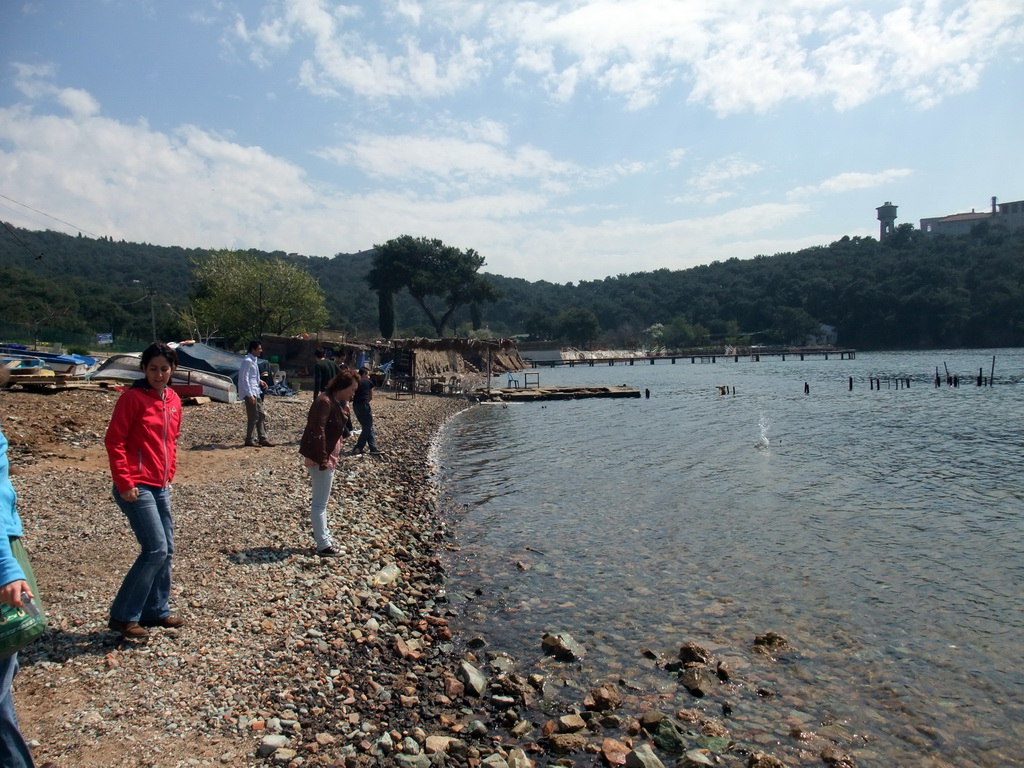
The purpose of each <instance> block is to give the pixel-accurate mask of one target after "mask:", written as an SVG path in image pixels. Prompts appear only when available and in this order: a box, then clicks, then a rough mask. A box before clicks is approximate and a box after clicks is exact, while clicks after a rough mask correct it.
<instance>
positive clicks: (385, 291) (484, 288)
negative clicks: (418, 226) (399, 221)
mask: <svg viewBox="0 0 1024 768" xmlns="http://www.w3.org/2000/svg"><path fill="white" fill-rule="evenodd" d="M374 248H375V249H376V252H375V253H374V256H373V267H372V268H371V269H370V271H369V273H367V275H366V282H367V283H368V284H369V286H370V288H371V289H372V290H374V291H377V295H378V296H379V297H381V304H380V306H381V308H382V309H383V308H384V307H385V304H384V300H383V297H384V296H385V295H391V296H393V295H394V294H396V293H398V292H399V291H401V290H402V289H406V290H408V291H409V295H410V296H412V297H413V299H414V300H415V301H416V303H417V304H418V305H419V306H420V308H421V309H422V310H423V312H424V313H425V314H426V316H427V318H429V320H430V324H431V325H432V326H434V330H435V331H437V335H438V336H439V337H440V336H443V335H444V329H445V328H446V327H447V326H448V325H449V324H450V322H451V319H452V315H453V314H455V311H456V310H458V309H459V308H461V307H464V306H466V305H473V304H477V305H479V304H482V303H484V302H492V301H497V299H498V298H500V296H501V294H500V292H499V291H498V289H497V288H496V287H495V286H494V284H493V283H491V281H490V280H488V279H487V278H485V277H484V276H483V275H480V274H478V272H479V271H480V268H481V267H482V266H483V265H484V257H483V256H481V255H480V254H478V253H477V252H476V251H474V250H473V249H472V248H470V249H469V250H467V251H462V250H460V249H458V248H455V247H453V246H450V245H445V244H444V243H443V242H441V241H440V240H437V239H428V238H425V237H417V238H414V237H412V236H410V235H402V236H401V237H397V238H395V239H393V240H388V241H387V242H386V243H384V244H383V245H375V246H374ZM389 324H390V325H391V326H392V327H393V325H394V319H393V318H391V320H390V322H388V319H387V318H385V317H383V315H382V316H381V323H380V325H381V332H382V333H383V331H384V329H385V327H386V326H388V325H389Z"/></svg>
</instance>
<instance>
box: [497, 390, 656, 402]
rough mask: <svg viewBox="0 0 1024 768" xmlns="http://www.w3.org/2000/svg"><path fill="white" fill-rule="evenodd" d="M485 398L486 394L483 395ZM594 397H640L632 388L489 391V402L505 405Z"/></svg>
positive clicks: (638, 391) (638, 392) (637, 391)
mask: <svg viewBox="0 0 1024 768" xmlns="http://www.w3.org/2000/svg"><path fill="white" fill-rule="evenodd" d="M483 396H484V397H486V394H484V395H483ZM595 397H604V398H607V397H612V398H623V397H640V390H639V389H633V388H632V387H529V388H526V387H503V388H502V389H493V388H492V389H491V391H490V400H491V401H500V402H505V403H534V402H539V401H541V400H584V399H587V398H595Z"/></svg>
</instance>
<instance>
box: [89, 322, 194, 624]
mask: <svg viewBox="0 0 1024 768" xmlns="http://www.w3.org/2000/svg"><path fill="white" fill-rule="evenodd" d="M141 367H142V371H143V373H145V378H143V379H139V380H137V381H136V382H135V383H134V384H133V385H132V386H131V388H130V389H128V390H126V391H125V392H124V394H122V395H121V397H120V398H118V401H117V403H116V404H115V405H114V414H113V416H111V418H110V425H109V426H108V427H107V435H106V439H105V440H104V442H105V444H106V446H107V456H108V458H109V459H110V473H111V475H112V476H113V478H114V501H115V502H116V503H117V506H119V507H120V508H121V511H122V512H124V514H125V516H126V517H127V518H128V523H129V524H130V525H131V527H132V531H134V532H135V538H136V539H138V541H139V546H140V547H141V549H142V551H141V552H140V553H139V556H138V558H137V559H136V560H135V563H134V564H133V565H132V567H131V569H130V570H129V571H128V573H127V575H126V576H125V577H124V582H123V583H122V584H121V589H120V590H118V592H117V597H115V598H114V604H113V605H112V606H111V608H110V623H109V624H108V626H109V627H110V628H111V629H112V630H114V631H115V632H120V633H121V634H122V635H123V636H124V637H126V638H129V639H133V640H137V639H141V638H145V637H147V636H148V635H149V632H147V631H146V627H180V626H181V625H182V624H184V623H185V621H184V619H182V618H181V617H179V616H173V615H171V611H170V608H169V607H168V601H169V599H170V595H171V559H172V557H173V555H174V519H173V518H172V517H171V480H173V479H174V469H175V464H176V452H177V442H178V432H179V430H180V428H181V399H180V398H179V397H178V395H177V393H176V392H175V391H174V390H172V389H171V388H170V387H168V386H167V385H168V384H169V383H170V381H171V374H173V373H174V369H175V368H177V367H178V355H177V353H176V352H175V351H174V350H173V349H171V348H170V347H169V346H167V345H166V344H160V343H158V342H154V343H153V344H150V345H149V347H147V348H146V350H145V351H144V352H143V353H142V365H141Z"/></svg>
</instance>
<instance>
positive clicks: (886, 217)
mask: <svg viewBox="0 0 1024 768" xmlns="http://www.w3.org/2000/svg"><path fill="white" fill-rule="evenodd" d="M897 207H898V206H895V205H893V204H892V203H890V202H888V201H887V202H886V203H885V205H880V206H878V207H877V208H875V210H876V211H878V220H879V221H880V222H882V223H881V224H880V225H879V227H878V239H879V240H885V238H887V237H888V236H889V235H891V234H892V233H893V232H894V231H895V230H896V208H897Z"/></svg>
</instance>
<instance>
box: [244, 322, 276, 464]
mask: <svg viewBox="0 0 1024 768" xmlns="http://www.w3.org/2000/svg"><path fill="white" fill-rule="evenodd" d="M262 354H263V344H261V343H260V342H258V341H250V342H249V353H248V354H247V355H246V356H245V357H244V358H243V359H242V364H241V365H239V366H238V396H239V397H240V398H242V400H244V401H245V444H246V446H248V447H249V448H255V447H256V445H257V443H256V440H259V445H262V446H263V447H264V448H273V447H274V444H273V443H272V442H270V440H269V438H268V437H267V412H266V410H264V407H263V392H264V391H265V390H266V388H267V382H265V381H263V379H261V378H260V363H259V357H260V355H262ZM254 437H255V438H256V439H255V440H254V439H253V438H254Z"/></svg>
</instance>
